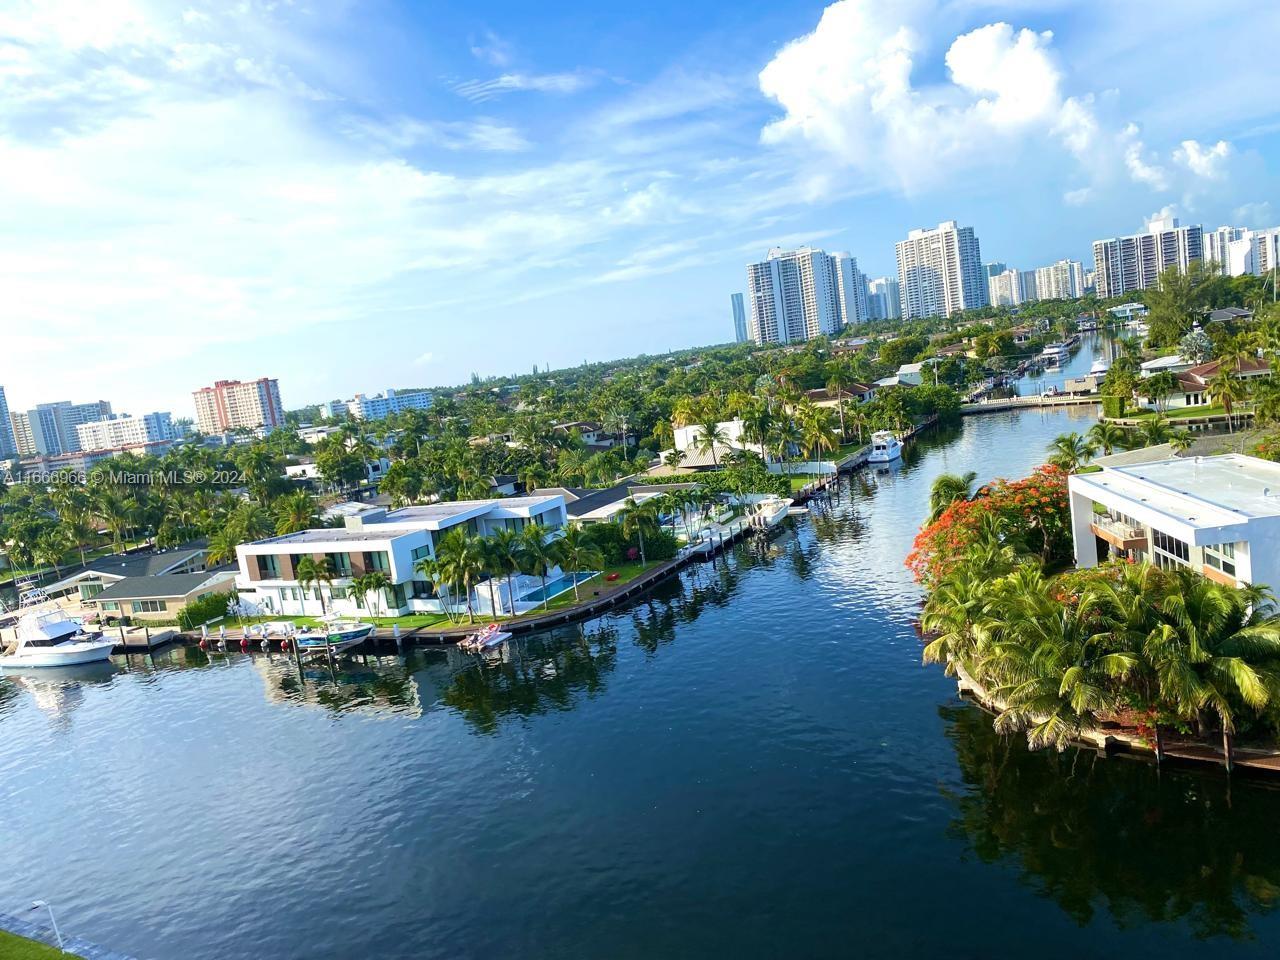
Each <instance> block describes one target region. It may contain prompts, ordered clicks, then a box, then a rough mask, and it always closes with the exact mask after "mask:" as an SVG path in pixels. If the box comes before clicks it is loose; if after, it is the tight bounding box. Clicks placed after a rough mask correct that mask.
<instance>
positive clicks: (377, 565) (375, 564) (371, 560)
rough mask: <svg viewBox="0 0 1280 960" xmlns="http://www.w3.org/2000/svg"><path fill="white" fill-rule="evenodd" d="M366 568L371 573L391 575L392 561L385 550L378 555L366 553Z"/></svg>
mask: <svg viewBox="0 0 1280 960" xmlns="http://www.w3.org/2000/svg"><path fill="white" fill-rule="evenodd" d="M364 567H365V569H366V570H368V571H370V572H371V573H372V572H373V571H374V570H377V571H378V572H380V573H390V572H391V561H390V560H389V559H388V558H387V552H386V551H385V550H379V551H378V552H377V553H366V554H365V555H364Z"/></svg>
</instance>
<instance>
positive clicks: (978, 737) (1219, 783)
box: [940, 706, 1280, 938]
mask: <svg viewBox="0 0 1280 960" xmlns="http://www.w3.org/2000/svg"><path fill="white" fill-rule="evenodd" d="M940 713H941V716H942V717H943V719H944V720H945V722H946V728H947V737H948V739H949V740H950V741H951V744H952V746H953V747H954V749H955V753H956V758H957V760H958V761H959V764H960V770H961V774H962V776H963V778H964V782H965V784H966V786H967V788H968V789H966V790H964V791H961V792H950V791H947V792H948V795H949V797H950V799H951V801H952V802H953V803H954V804H955V807H956V818H955V820H954V821H953V823H952V830H953V832H954V834H956V835H957V836H960V837H963V838H964V839H965V840H966V841H967V842H968V843H969V845H970V846H971V847H972V849H973V851H974V852H975V853H976V854H977V855H978V856H979V857H980V858H981V859H982V860H983V861H984V862H987V863H995V862H1001V861H1007V862H1012V863H1015V864H1017V866H1018V867H1019V869H1020V870H1021V874H1022V879H1023V881H1024V882H1025V883H1027V884H1028V885H1030V886H1031V887H1033V888H1034V889H1035V890H1036V892H1037V893H1039V894H1040V895H1041V896H1044V897H1047V898H1049V899H1051V900H1052V901H1054V902H1055V903H1056V904H1057V905H1058V906H1059V907H1061V908H1062V909H1063V910H1064V911H1066V913H1067V914H1069V915H1070V916H1071V917H1072V918H1073V919H1074V920H1075V921H1076V922H1077V923H1080V924H1081V925H1083V924H1086V923H1088V922H1089V921H1091V920H1093V919H1094V918H1095V916H1096V915H1098V914H1099V913H1105V914H1108V915H1109V916H1110V917H1111V918H1112V919H1113V920H1114V921H1115V923H1116V924H1118V925H1119V926H1120V927H1122V928H1126V927H1133V926H1137V925H1139V924H1141V923H1144V922H1148V921H1152V922H1170V921H1181V922H1184V923H1186V924H1187V926H1188V928H1189V929H1190V930H1191V931H1192V932H1193V933H1194V934H1195V935H1196V936H1197V937H1201V938H1204V937H1212V936H1221V935H1226V936H1229V937H1233V938H1244V937H1249V936H1251V935H1252V933H1253V932H1254V931H1253V923H1254V921H1256V920H1257V919H1258V918H1259V917H1261V916H1262V915H1264V914H1268V913H1270V912H1272V911H1273V910H1274V909H1275V907H1276V905H1277V903H1278V902H1280V835H1277V833H1276V831H1275V830H1274V829H1271V828H1262V827H1263V825H1268V824H1273V823H1274V812H1275V808H1276V800H1277V792H1278V791H1277V789H1276V788H1275V786H1274V785H1271V784H1267V783H1265V782H1261V781H1251V780H1236V781H1235V782H1232V781H1230V780H1228V779H1227V777H1226V776H1225V775H1223V776H1213V775H1207V774H1205V773H1204V772H1199V773H1197V772H1192V771H1180V770H1168V769H1166V770H1163V771H1157V770H1155V769H1154V768H1153V767H1152V766H1150V765H1147V764H1145V763H1140V762H1136V761H1126V760H1124V759H1117V758H1112V759H1103V758H1099V757H1097V756H1095V755H1094V754H1092V753H1089V752H1084V751H1068V752H1067V753H1063V754H1051V753H1035V754H1032V753H1029V752H1028V751H1027V749H1026V748H1025V746H1024V745H1023V744H1022V742H1021V741H1020V740H1019V739H1017V738H1010V739H1005V738H1001V737H999V736H997V735H996V734H995V732H994V731H993V730H992V729H991V720H990V718H989V717H987V716H986V715H985V714H983V713H982V712H981V711H979V710H977V709H976V708H974V707H970V706H947V707H943V708H941V709H940ZM1260 828H1262V829H1260Z"/></svg>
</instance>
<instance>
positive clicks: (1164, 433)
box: [1138, 415, 1173, 447]
mask: <svg viewBox="0 0 1280 960" xmlns="http://www.w3.org/2000/svg"><path fill="white" fill-rule="evenodd" d="M1172 435H1173V428H1172V427H1170V426H1169V421H1168V420H1166V419H1165V418H1164V417H1161V416H1158V415H1157V416H1154V417H1150V418H1148V419H1146V420H1144V421H1142V423H1141V425H1139V427H1138V439H1139V441H1141V443H1142V444H1143V445H1144V446H1148V447H1154V446H1156V445H1157V444H1161V443H1168V442H1169V438H1170V437H1171V436H1172Z"/></svg>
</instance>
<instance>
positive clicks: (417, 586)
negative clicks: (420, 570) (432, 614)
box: [409, 580, 436, 600]
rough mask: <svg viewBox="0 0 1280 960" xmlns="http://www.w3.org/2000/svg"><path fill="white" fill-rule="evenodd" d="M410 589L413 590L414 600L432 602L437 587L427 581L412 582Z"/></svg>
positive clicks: (410, 582)
mask: <svg viewBox="0 0 1280 960" xmlns="http://www.w3.org/2000/svg"><path fill="white" fill-rule="evenodd" d="M409 584H410V588H411V589H412V590H413V594H412V595H413V599H415V600H430V599H431V598H432V597H434V596H435V595H436V586H435V584H434V583H429V582H427V581H426V580H410V581H409Z"/></svg>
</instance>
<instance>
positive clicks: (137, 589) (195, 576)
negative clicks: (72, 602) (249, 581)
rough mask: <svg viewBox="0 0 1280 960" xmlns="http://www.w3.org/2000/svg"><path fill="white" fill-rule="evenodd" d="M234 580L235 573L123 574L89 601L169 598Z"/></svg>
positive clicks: (186, 594) (183, 595)
mask: <svg viewBox="0 0 1280 960" xmlns="http://www.w3.org/2000/svg"><path fill="white" fill-rule="evenodd" d="M234 579H235V574H233V573H228V572H222V573H210V572H208V571H205V572H204V573H170V574H166V575H164V576H160V577H127V578H125V579H124V580H121V581H120V582H119V583H113V584H112V585H111V586H109V587H107V589H105V590H103V591H102V592H101V593H100V594H98V595H97V596H96V597H94V598H93V600H92V602H93V603H102V602H103V601H113V600H172V599H174V598H177V597H185V596H188V595H189V594H192V593H195V592H196V591H198V590H199V589H200V588H201V587H205V586H209V587H213V586H217V585H218V584H220V583H227V582H230V581H232V580H234Z"/></svg>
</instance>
